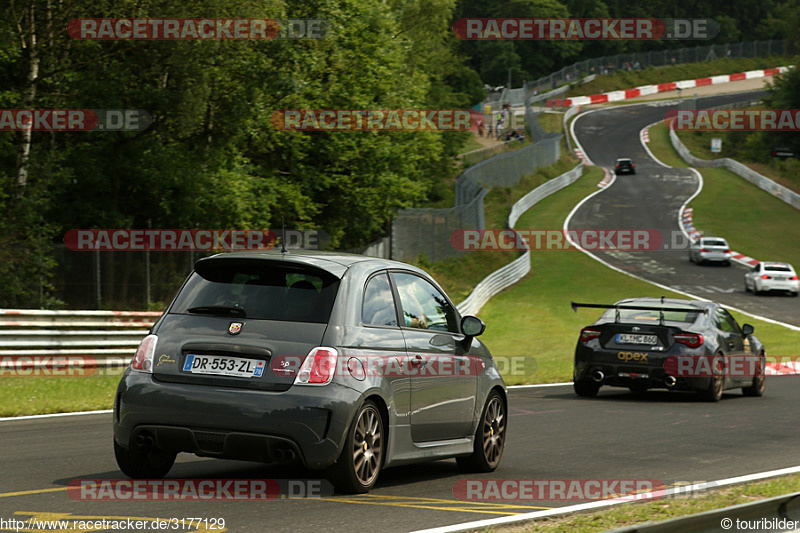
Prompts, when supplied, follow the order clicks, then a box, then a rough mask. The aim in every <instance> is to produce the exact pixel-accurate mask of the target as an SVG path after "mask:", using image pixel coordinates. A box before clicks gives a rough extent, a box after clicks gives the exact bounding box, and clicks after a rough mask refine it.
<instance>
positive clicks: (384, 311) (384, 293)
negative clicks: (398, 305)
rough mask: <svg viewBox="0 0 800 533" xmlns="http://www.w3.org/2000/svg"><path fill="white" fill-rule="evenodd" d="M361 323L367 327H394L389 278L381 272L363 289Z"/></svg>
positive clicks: (394, 316)
mask: <svg viewBox="0 0 800 533" xmlns="http://www.w3.org/2000/svg"><path fill="white" fill-rule="evenodd" d="M361 321H362V322H363V323H364V324H366V325H369V326H396V325H397V311H396V310H395V304H394V295H393V294H392V288H391V286H390V285H389V276H388V275H387V274H386V273H385V272H383V273H381V274H378V275H376V276H373V277H371V278H370V279H369V281H368V282H367V286H366V288H365V289H364V304H363V307H362V308H361Z"/></svg>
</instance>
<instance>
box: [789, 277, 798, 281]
mask: <svg viewBox="0 0 800 533" xmlns="http://www.w3.org/2000/svg"><path fill="white" fill-rule="evenodd" d="M789 279H790V280H792V281H797V276H792V277H791V278H789Z"/></svg>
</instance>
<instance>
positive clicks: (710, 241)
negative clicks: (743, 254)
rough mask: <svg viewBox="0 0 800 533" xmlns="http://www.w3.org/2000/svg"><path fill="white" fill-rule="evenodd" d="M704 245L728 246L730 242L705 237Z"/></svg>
mask: <svg viewBox="0 0 800 533" xmlns="http://www.w3.org/2000/svg"><path fill="white" fill-rule="evenodd" d="M703 245H704V246H728V243H726V242H725V241H723V240H722V239H704V240H703Z"/></svg>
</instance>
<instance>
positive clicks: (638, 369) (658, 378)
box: [573, 360, 711, 391]
mask: <svg viewBox="0 0 800 533" xmlns="http://www.w3.org/2000/svg"><path fill="white" fill-rule="evenodd" d="M597 371H599V372H602V374H603V378H602V379H601V380H599V381H598V380H597V378H598V377H599V375H598V374H597V373H596V372H597ZM668 376H669V374H668V373H667V372H666V371H665V370H664V366H663V362H662V363H661V364H655V365H653V364H650V365H631V364H616V363H608V362H602V363H599V362H593V361H591V360H576V361H575V370H574V375H573V379H574V380H575V381H581V380H588V381H594V382H595V383H597V384H598V385H602V386H611V387H631V388H641V389H644V388H647V389H669V390H692V391H696V390H705V389H707V388H708V386H709V384H710V381H711V378H710V377H705V376H703V377H683V376H672V378H674V379H675V382H674V383H673V384H669V383H668V380H667V377H668Z"/></svg>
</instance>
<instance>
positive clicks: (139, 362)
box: [131, 335, 158, 374]
mask: <svg viewBox="0 0 800 533" xmlns="http://www.w3.org/2000/svg"><path fill="white" fill-rule="evenodd" d="M157 342H158V337H157V336H155V335H148V336H147V337H145V338H144V339H142V342H141V343H139V348H138V349H137V350H136V355H134V356H133V360H132V361H131V368H132V369H133V370H136V371H139V372H147V373H148V374H152V373H153V358H154V357H155V353H156V343H157Z"/></svg>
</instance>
